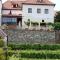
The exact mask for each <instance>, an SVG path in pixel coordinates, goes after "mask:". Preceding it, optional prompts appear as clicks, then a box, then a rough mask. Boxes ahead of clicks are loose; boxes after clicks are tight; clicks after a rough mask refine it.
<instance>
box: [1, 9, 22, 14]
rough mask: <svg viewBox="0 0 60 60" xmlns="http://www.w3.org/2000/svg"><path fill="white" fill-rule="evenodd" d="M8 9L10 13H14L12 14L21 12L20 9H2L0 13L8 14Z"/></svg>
mask: <svg viewBox="0 0 60 60" xmlns="http://www.w3.org/2000/svg"><path fill="white" fill-rule="evenodd" d="M10 11H11V13H12V14H14V15H19V14H22V11H20V10H3V12H2V14H9V13H10Z"/></svg>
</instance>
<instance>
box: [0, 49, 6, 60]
mask: <svg viewBox="0 0 60 60" xmlns="http://www.w3.org/2000/svg"><path fill="white" fill-rule="evenodd" d="M0 60H5V55H4V51H3V49H2V48H0Z"/></svg>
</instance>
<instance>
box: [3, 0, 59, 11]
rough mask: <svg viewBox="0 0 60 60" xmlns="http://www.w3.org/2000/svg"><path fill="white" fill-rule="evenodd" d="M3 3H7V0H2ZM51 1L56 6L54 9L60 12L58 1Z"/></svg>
mask: <svg viewBox="0 0 60 60" xmlns="http://www.w3.org/2000/svg"><path fill="white" fill-rule="evenodd" d="M5 1H7V0H2V2H3V3H4V2H5ZM51 1H52V2H53V3H55V4H56V5H55V8H54V9H55V10H57V11H60V0H51Z"/></svg>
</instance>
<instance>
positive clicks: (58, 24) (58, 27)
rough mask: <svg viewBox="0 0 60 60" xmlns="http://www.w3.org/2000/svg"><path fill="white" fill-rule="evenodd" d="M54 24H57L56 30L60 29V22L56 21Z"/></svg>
mask: <svg viewBox="0 0 60 60" xmlns="http://www.w3.org/2000/svg"><path fill="white" fill-rule="evenodd" d="M54 26H55V28H54V29H55V30H60V22H56V23H55V24H54Z"/></svg>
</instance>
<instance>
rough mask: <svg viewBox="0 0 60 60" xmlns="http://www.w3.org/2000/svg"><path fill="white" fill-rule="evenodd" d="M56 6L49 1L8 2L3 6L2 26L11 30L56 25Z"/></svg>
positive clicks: (13, 0)
mask: <svg viewBox="0 0 60 60" xmlns="http://www.w3.org/2000/svg"><path fill="white" fill-rule="evenodd" d="M54 6H55V4H54V3H52V2H51V1H49V0H7V1H6V2H5V3H3V6H2V24H7V25H8V26H9V27H11V28H23V29H25V28H28V26H27V23H30V24H29V25H30V28H31V27H32V25H33V24H34V25H38V27H39V28H40V25H42V24H41V23H49V22H50V23H54Z"/></svg>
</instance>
